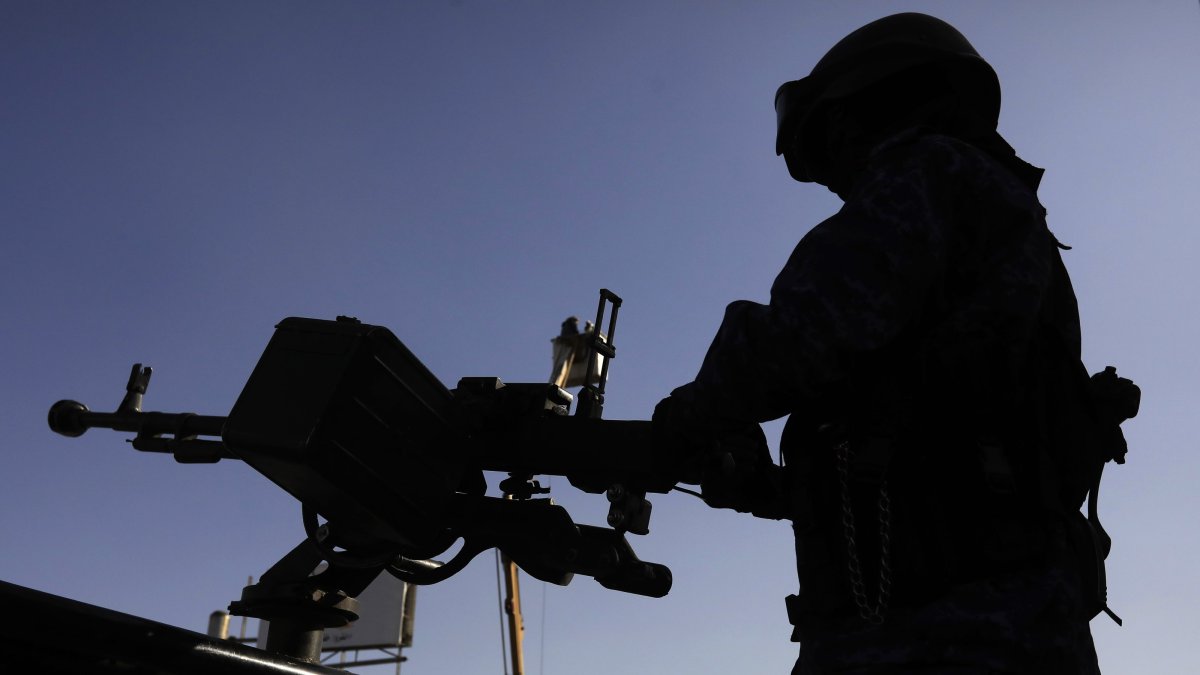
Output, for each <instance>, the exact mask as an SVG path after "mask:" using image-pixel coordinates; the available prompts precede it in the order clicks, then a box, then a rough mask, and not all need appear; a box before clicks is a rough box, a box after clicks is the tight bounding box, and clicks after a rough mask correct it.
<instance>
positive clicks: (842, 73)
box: [775, 13, 1000, 193]
mask: <svg viewBox="0 0 1200 675" xmlns="http://www.w3.org/2000/svg"><path fill="white" fill-rule="evenodd" d="M775 114H776V119H777V122H778V129H777V135H776V139H775V154H777V155H783V156H784V159H785V160H786V162H787V167H788V172H789V173H790V174H791V175H792V177H793V178H795V179H796V180H798V181H801V182H806V183H808V182H814V183H820V184H822V185H825V186H827V187H829V188H830V189H831V190H833V191H835V192H839V193H840V192H841V188H843V187H845V185H844V183H845V182H846V181H847V180H848V179H849V178H850V177H852V176H853V174H854V172H855V171H856V169H857V168H858V167H859V166H860V165H861V163H862V162H863V161H864V160H865V158H866V154H867V153H868V152H869V151H870V150H871V149H872V148H874V147H875V145H876V144H877V143H878V142H879V141H882V140H884V139H885V138H886V137H887V136H889V135H891V134H893V133H896V132H898V131H901V130H903V129H906V128H909V127H913V126H927V127H931V128H933V129H935V130H937V131H939V132H941V133H946V134H950V135H957V136H965V137H971V136H974V135H979V134H982V133H987V132H991V131H994V130H995V129H996V122H997V118H998V117H999V115H1000V84H999V81H998V80H997V78H996V73H995V71H993V70H992V67H991V66H990V65H988V63H987V62H986V61H984V60H983V58H982V57H981V56H980V55H979V53H978V52H977V51H975V48H974V47H972V46H971V43H970V42H968V41H967V39H966V38H965V37H963V35H962V33H960V32H958V31H957V30H956V29H955V28H954V27H953V26H951V25H950V24H948V23H946V22H944V21H942V20H940V19H936V18H934V17H932V16H927V15H925V14H916V13H905V14H895V15H893V16H889V17H885V18H882V19H879V20H878V21H874V22H872V23H869V24H867V25H865V26H863V27H862V28H859V29H858V30H856V31H854V32H853V33H851V34H849V35H847V36H846V37H845V38H842V40H841V41H839V42H838V43H837V44H836V45H834V46H833V48H832V49H830V50H829V51H828V52H827V53H826V54H825V56H823V57H822V58H821V60H820V61H818V62H817V65H816V66H814V67H813V69H812V72H811V73H810V74H809V75H808V76H807V77H804V78H801V79H799V80H794V81H792V82H785V83H784V84H783V86H781V87H779V90H778V91H777V92H776V93H775Z"/></svg>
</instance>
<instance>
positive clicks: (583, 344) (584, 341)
mask: <svg viewBox="0 0 1200 675" xmlns="http://www.w3.org/2000/svg"><path fill="white" fill-rule="evenodd" d="M609 302H611V303H612V313H611V316H610V318H609V325H608V335H607V336H606V335H605V334H604V332H603V331H602V330H601V329H600V328H597V327H598V326H599V327H603V326H604V323H603V321H604V315H605V308H606V306H607V304H606V303H609ZM620 309H621V298H619V297H617V296H616V294H614V293H613V292H612V291H610V290H608V289H601V290H600V305H599V306H598V307H597V308H596V320H595V321H594V322H593V321H588V322H587V325H586V327H585V328H584V330H583V332H582V333H580V332H579V329H578V325H579V320H578V319H576V318H575V317H570V318H569V319H567V321H564V322H563V330H562V331H561V332H560V333H559V335H558V337H556V338H554V339H553V340H551V341H550V342H551V345H552V348H551V359H552V361H553V363H554V366H553V368H551V370H550V383H551V384H554V385H557V386H559V387H562V388H563V389H568V388H570V387H583V388H584V392H583V393H581V394H580V396H581V397H588V398H589V400H597V399H596V398H595V396H596V394H601V396H600V400H601V408H603V402H602V400H603V393H604V391H603V383H604V382H605V381H606V380H607V379H608V359H611V358H616V352H615V351H613V346H612V340H613V335H614V333H615V332H616V330H617V312H618V311H619V310H620ZM571 319H575V321H574V322H573V324H572V325H574V326H575V332H573V333H570V332H568V331H567V324H568V322H570V321H571ZM596 383H599V387H600V391H596V386H597V384H596ZM588 405H589V404H587V403H585V402H584V401H580V406H583V407H587V406H588ZM585 414H586V411H585ZM597 416H599V415H597Z"/></svg>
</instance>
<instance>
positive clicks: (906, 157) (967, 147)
mask: <svg viewBox="0 0 1200 675" xmlns="http://www.w3.org/2000/svg"><path fill="white" fill-rule="evenodd" d="M872 155H873V159H874V160H876V161H877V162H879V163H882V164H896V163H899V164H905V165H909V166H920V167H924V168H927V169H932V170H942V171H951V172H953V171H956V170H962V169H965V168H966V167H968V166H979V165H980V164H986V163H987V160H988V155H987V153H985V152H983V151H982V150H980V149H979V148H976V147H975V146H973V145H971V144H970V143H968V142H966V141H964V140H962V139H959V138H955V137H954V136H947V135H945V134H939V133H937V132H933V131H928V130H924V129H909V130H906V131H902V132H900V133H898V134H896V135H894V136H892V137H891V138H888V139H887V140H885V141H883V142H882V143H880V144H879V146H878V147H877V148H876V149H875V151H874V153H872Z"/></svg>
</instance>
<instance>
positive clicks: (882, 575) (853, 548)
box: [835, 441, 892, 625]
mask: <svg viewBox="0 0 1200 675" xmlns="http://www.w3.org/2000/svg"><path fill="white" fill-rule="evenodd" d="M835 449H836V450H837V463H838V464H837V468H838V481H839V483H840V484H841V492H842V530H843V532H844V533H845V535H846V560H847V563H848V566H849V572H850V592H851V593H852V594H853V595H854V604H855V605H856V606H857V607H858V615H859V616H860V617H862V619H863V620H864V621H867V622H868V623H871V624H873V625H879V624H881V623H883V617H884V614H885V613H886V612H887V608H888V602H889V601H890V600H891V596H892V565H891V530H892V504H891V500H890V499H889V497H888V492H887V480H884V481H883V482H882V483H881V484H880V486H879V503H878V505H879V595H878V596H877V598H876V602H875V604H874V605H872V604H871V603H870V601H868V600H867V587H866V584H865V583H864V582H863V574H862V565H861V564H860V563H859V560H858V543H857V530H856V529H855V526H854V506H853V504H851V502H850V458H851V457H852V456H853V454H854V451H853V450H851V448H850V443H849V441H842V442H840V443H838V444H837V446H836V448H835Z"/></svg>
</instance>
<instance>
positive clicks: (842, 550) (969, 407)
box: [781, 255, 1138, 640]
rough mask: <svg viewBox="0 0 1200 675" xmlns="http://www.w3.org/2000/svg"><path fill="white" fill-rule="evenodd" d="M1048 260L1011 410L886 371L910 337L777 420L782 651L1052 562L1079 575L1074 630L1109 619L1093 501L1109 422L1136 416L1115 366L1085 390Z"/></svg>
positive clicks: (1112, 431) (1103, 544)
mask: <svg viewBox="0 0 1200 675" xmlns="http://www.w3.org/2000/svg"><path fill="white" fill-rule="evenodd" d="M1054 259H1055V265H1056V269H1055V277H1056V278H1055V279H1054V281H1053V282H1052V284H1051V287H1050V292H1049V294H1048V297H1047V300H1046V302H1045V303H1044V305H1043V308H1042V315H1041V316H1040V317H1039V319H1040V320H1039V325H1040V328H1039V334H1038V335H1037V336H1036V337H1035V338H1034V339H1033V340H1032V341H1031V345H1030V351H1029V353H1028V355H1027V359H1026V363H1025V371H1026V372H1025V375H1026V377H1025V378H1024V380H1023V381H1024V382H1025V389H1024V391H1021V392H1016V396H1015V400H1017V401H1018V404H1017V405H1015V406H1012V407H1010V408H1007V409H1002V410H995V409H994V408H995V407H996V406H997V405H999V404H998V403H996V402H993V401H972V400H960V399H958V398H957V397H956V393H955V392H938V391H931V390H930V387H929V385H928V381H929V380H928V378H922V376H921V375H920V374H919V373H917V372H915V369H913V368H905V367H904V366H903V365H899V366H898V365H896V364H904V363H905V361H904V360H903V359H897V358H895V357H896V356H897V353H904V352H913V351H916V352H918V353H919V350H920V345H919V342H920V340H919V338H916V339H912V340H909V341H907V343H903V342H902V343H901V344H899V345H897V346H896V353H893V354H889V355H888V357H889V358H887V359H883V358H881V359H880V362H879V364H878V369H879V372H878V373H876V376H875V377H874V378H870V377H866V378H862V379H863V381H870V385H869V386H867V387H865V390H864V388H861V387H860V388H857V390H855V389H856V388H855V387H854V386H851V387H850V388H851V389H852V391H851V392H849V394H848V395H847V397H846V398H845V400H846V401H849V402H851V403H849V404H844V405H843V406H842V410H840V412H839V413H838V414H830V412H831V411H829V410H826V411H821V412H820V413H817V414H815V415H809V414H804V413H803V412H800V413H796V414H793V416H792V417H791V419H789V421H788V425H787V427H786V428H785V431H784V437H783V441H782V444H781V445H782V448H783V453H784V458H785V470H786V474H787V476H788V481H789V482H790V490H789V493H790V494H791V495H792V505H791V508H792V512H793V525H794V528H795V533H796V557H797V568H798V569H797V572H798V575H799V578H800V583H801V589H800V592H799V593H798V594H797V595H793V596H789V597H788V614H789V618H790V620H791V622H792V624H793V625H794V626H795V627H796V630H795V632H794V634H793V639H797V640H798V639H799V638H800V637H802V636H803V635H804V633H805V631H806V629H807V628H809V627H811V626H812V625H814V624H816V623H819V624H820V625H822V626H824V627H829V626H831V625H839V624H844V625H847V626H854V625H861V624H862V623H864V622H865V623H868V624H870V623H880V622H882V621H884V620H886V615H887V611H888V609H889V608H890V607H898V606H916V605H920V604H923V603H924V602H927V601H929V600H930V599H932V598H935V597H937V596H938V595H939V594H942V593H944V592H946V591H948V590H949V589H951V588H953V587H955V586H957V585H960V584H964V583H969V582H971V581H974V580H978V579H983V578H988V577H990V576H992V575H996V574H1004V573H1007V572H1014V571H1020V570H1023V569H1037V568H1039V567H1041V566H1046V565H1048V564H1058V565H1067V566H1069V567H1070V568H1071V569H1074V570H1077V572H1078V576H1079V578H1080V580H1081V584H1082V587H1083V588H1084V589H1087V590H1086V592H1085V593H1084V595H1085V596H1086V598H1085V600H1084V601H1083V604H1084V605H1085V606H1083V607H1080V608H1079V611H1080V612H1081V614H1082V615H1083V616H1084V617H1085V618H1087V619H1090V618H1091V617H1093V616H1095V615H1096V614H1097V613H1099V612H1100V611H1105V612H1108V613H1109V614H1110V616H1112V617H1113V619H1114V620H1116V621H1117V622H1118V623H1120V620H1119V619H1118V618H1117V617H1116V615H1115V614H1112V612H1111V611H1110V610H1109V609H1108V607H1107V598H1106V583H1105V576H1104V565H1103V563H1104V558H1105V557H1106V556H1107V553H1108V548H1109V540H1108V537H1107V535H1106V534H1105V533H1104V530H1103V528H1102V527H1101V526H1100V523H1099V518H1098V515H1097V511H1096V495H1097V489H1098V485H1099V478H1100V474H1101V472H1102V470H1103V465H1104V464H1105V462H1107V461H1109V460H1115V461H1117V462H1118V463H1120V462H1122V461H1123V457H1124V439H1123V436H1122V435H1121V430H1120V427H1119V424H1120V422H1121V421H1122V420H1123V419H1124V418H1127V417H1132V416H1133V414H1136V411H1137V402H1136V395H1137V393H1138V392H1137V391H1136V387H1134V386H1133V385H1132V383H1130V382H1129V381H1128V380H1120V381H1119V382H1117V381H1118V378H1117V377H1116V374H1115V371H1112V370H1111V369H1110V371H1111V372H1110V371H1106V372H1105V373H1102V374H1101V375H1099V376H1097V377H1096V378H1092V379H1089V378H1088V375H1087V371H1086V369H1085V367H1084V365H1083V363H1082V362H1081V361H1080V359H1079V356H1078V353H1077V350H1076V349H1073V348H1072V346H1071V342H1072V336H1071V335H1070V330H1071V325H1072V322H1074V327H1075V330H1076V331H1077V327H1078V323H1077V321H1078V319H1077V314H1075V313H1074V312H1075V311H1076V310H1075V300H1074V294H1073V292H1072V291H1071V288H1070V282H1069V279H1068V277H1067V274H1066V270H1065V268H1064V267H1063V265H1062V261H1061V258H1060V257H1059V256H1057V255H1055V256H1054ZM1076 335H1077V333H1076ZM1076 344H1077V343H1076ZM910 362H911V361H910ZM868 367H870V365H868ZM1122 383H1123V384H1122ZM1125 385H1127V386H1125ZM1130 388H1132V389H1130ZM1009 393H1013V392H1009ZM1009 398H1012V397H1009ZM1131 398H1132V399H1133V400H1132V402H1131ZM1004 399H1005V397H1004V396H998V397H997V401H999V400H1004ZM1114 400H1116V402H1114ZM980 409H985V410H986V409H991V412H992V413H995V414H986V415H980V413H979V411H980ZM1114 410H1117V412H1115V413H1114ZM1085 500H1086V501H1088V503H1089V509H1088V511H1089V514H1088V517H1084V516H1083V515H1082V514H1081V513H1080V508H1081V506H1082V505H1083V504H1084V502H1085Z"/></svg>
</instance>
